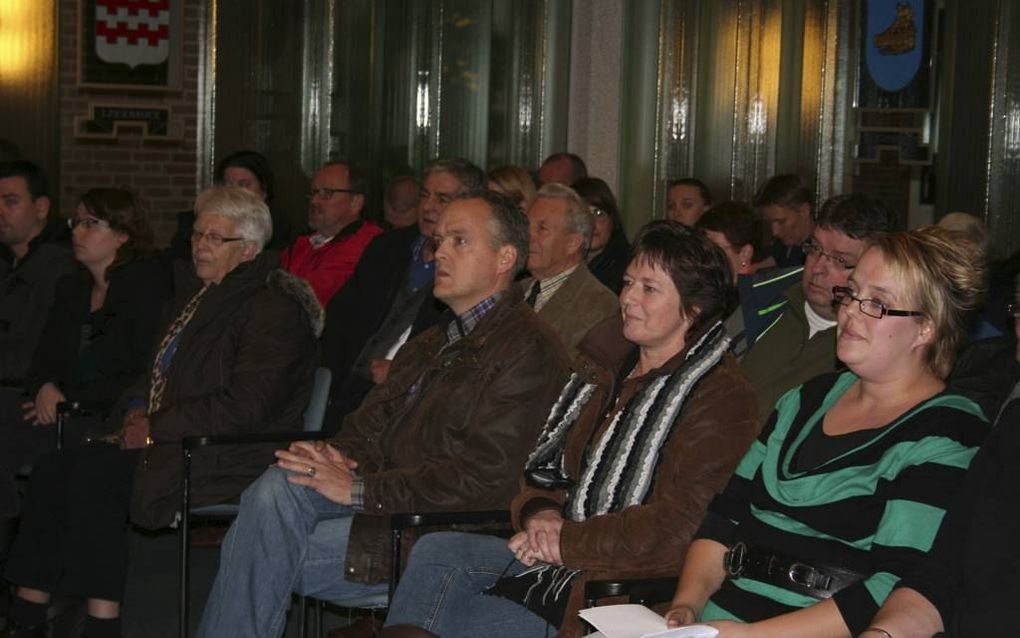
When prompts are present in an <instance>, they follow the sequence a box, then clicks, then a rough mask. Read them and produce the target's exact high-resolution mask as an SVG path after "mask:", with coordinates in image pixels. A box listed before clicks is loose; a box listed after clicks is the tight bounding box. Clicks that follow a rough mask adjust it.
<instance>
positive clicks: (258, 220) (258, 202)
mask: <svg viewBox="0 0 1020 638" xmlns="http://www.w3.org/2000/svg"><path fill="white" fill-rule="evenodd" d="M202 213H208V214H210V215H219V216H220V217H225V218H227V219H229V220H231V221H232V222H234V224H236V225H237V234H239V235H240V236H241V237H244V238H245V240H246V241H250V242H254V243H255V245H256V247H257V248H258V252H261V251H262V249H263V248H265V246H266V244H268V243H269V240H270V238H271V237H272V236H273V218H272V216H271V215H270V214H269V206H267V205H266V203H265V202H264V201H262V198H261V197H259V196H258V195H254V194H252V193H249V192H248V191H246V190H244V189H243V188H238V187H236V186H213V187H212V188H207V189H206V190H204V191H202V192H201V193H199V194H198V197H197V198H196V199H195V217H198V216H199V215H201V214H202Z"/></svg>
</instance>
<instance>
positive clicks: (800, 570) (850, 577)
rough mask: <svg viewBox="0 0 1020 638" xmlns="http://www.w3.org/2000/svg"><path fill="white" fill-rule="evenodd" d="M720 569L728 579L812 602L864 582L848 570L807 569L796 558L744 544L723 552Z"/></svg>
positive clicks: (822, 566)
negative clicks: (750, 582) (779, 589)
mask: <svg viewBox="0 0 1020 638" xmlns="http://www.w3.org/2000/svg"><path fill="white" fill-rule="evenodd" d="M723 568H724V569H725V570H726V575H727V576H728V577H730V578H742V577H747V578H753V579H755V580H760V581H763V582H766V583H771V584H773V585H778V586H779V587H783V588H785V589H789V590H791V591H795V592H797V593H800V594H807V595H808V596H813V597H815V598H831V597H832V595H833V594H835V593H836V592H838V591H839V590H841V589H845V588H847V587H849V586H850V585H853V584H855V583H859V582H860V581H862V580H864V578H865V575H864V574H861V573H858V572H855V571H851V570H849V569H841V568H839V567H829V566H824V565H809V564H807V563H804V562H802V561H799V560H797V558H796V557H793V556H789V555H787V554H782V553H779V552H775V551H773V550H771V549H768V548H764V547H755V546H754V545H748V544H747V543H743V542H740V543H736V544H734V545H733V546H732V547H730V548H729V550H727V551H726V556H725V557H724V558H723Z"/></svg>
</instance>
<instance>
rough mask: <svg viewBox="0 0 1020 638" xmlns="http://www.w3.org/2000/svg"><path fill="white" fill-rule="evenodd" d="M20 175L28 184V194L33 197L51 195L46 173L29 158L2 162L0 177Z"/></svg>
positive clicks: (6, 177)
mask: <svg viewBox="0 0 1020 638" xmlns="http://www.w3.org/2000/svg"><path fill="white" fill-rule="evenodd" d="M10 177H20V178H22V179H24V180H25V183H26V184H27V185H28V194H29V195H31V196H32V199H33V200H35V199H39V198H40V197H49V196H50V183H49V180H47V179H46V173H44V172H43V169H41V168H39V167H38V166H37V165H35V164H33V163H32V162H29V161H28V160H13V161H10V162H2V163H0V179H8V178H10Z"/></svg>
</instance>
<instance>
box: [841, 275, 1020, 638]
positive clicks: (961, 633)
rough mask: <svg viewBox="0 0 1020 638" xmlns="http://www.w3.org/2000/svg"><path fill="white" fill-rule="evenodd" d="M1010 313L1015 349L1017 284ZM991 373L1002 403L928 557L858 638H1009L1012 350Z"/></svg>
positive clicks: (1017, 381) (1018, 381) (1014, 467)
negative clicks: (1004, 393) (1001, 380)
mask: <svg viewBox="0 0 1020 638" xmlns="http://www.w3.org/2000/svg"><path fill="white" fill-rule="evenodd" d="M1012 314H1013V332H1014V335H1015V337H1016V341H1015V342H1016V343H1020V279H1017V281H1016V288H1015V293H1014V302H1013V306H1012ZM999 374H1000V375H1001V376H1003V377H1005V378H1008V379H1010V380H1012V381H1013V389H1012V393H1011V395H1010V400H1009V402H1008V403H1007V404H1006V405H1005V406H1004V407H1003V408H1002V410H1000V411H998V412H996V414H997V415H998V416H997V418H995V427H994V428H993V429H992V433H991V434H990V435H989V436H988V438H987V439H986V440H985V443H984V445H983V446H982V448H981V451H980V452H978V455H977V456H976V457H975V458H974V463H972V464H971V466H970V469H969V470H968V471H967V476H966V478H965V479H964V481H963V485H962V486H961V487H960V491H959V493H958V494H957V495H956V498H955V499H954V500H953V503H952V505H951V506H950V507H949V511H948V512H947V513H946V517H945V519H944V520H943V521H942V526H941V527H940V528H939V533H938V536H936V537H935V542H934V544H933V545H932V549H931V553H930V554H929V555H928V557H927V558H925V559H924V560H923V561H922V562H921V564H920V566H919V567H918V568H917V569H916V570H915V571H914V572H913V574H911V575H909V576H907V577H906V578H904V579H903V580H901V581H900V582H899V583H897V588H896V589H894V590H893V592H892V594H890V595H889V598H887V599H886V601H885V604H884V605H882V609H880V610H879V612H878V615H877V616H875V618H874V620H873V621H872V622H871V626H870V627H869V628H868V629H867V630H866V631H865V632H864V633H862V634H861V636H862V637H866V638H879V637H881V636H889V635H893V636H896V638H929V636H933V635H940V636H941V635H943V634H941V633H940V632H943V631H945V632H946V634H945V635H947V636H958V637H961V638H962V637H967V636H981V637H982V638H1012V637H1013V636H1015V635H1016V630H1017V626H1016V619H1015V617H1014V616H1013V614H1014V613H1015V611H1014V610H1015V607H1014V605H1016V601H1017V598H1018V595H1020V583H1018V582H1017V580H1016V578H1015V576H1016V574H1017V570H1018V568H1020V553H1018V551H1017V546H1016V539H1017V537H1018V536H1020V513H1018V510H1017V498H1016V493H1017V492H1016V490H1017V485H1020V349H1016V350H1015V351H1014V353H1013V361H1011V362H1010V365H1009V366H1004V367H1002V368H999ZM989 416H993V417H994V415H989Z"/></svg>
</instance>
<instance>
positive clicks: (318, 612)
mask: <svg viewBox="0 0 1020 638" xmlns="http://www.w3.org/2000/svg"><path fill="white" fill-rule="evenodd" d="M325 606H326V603H324V602H323V601H321V600H318V599H316V600H315V608H314V609H313V610H312V614H313V616H312V617H313V618H314V623H315V624H314V625H313V626H314V627H315V638H322V608H323V607H325Z"/></svg>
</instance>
